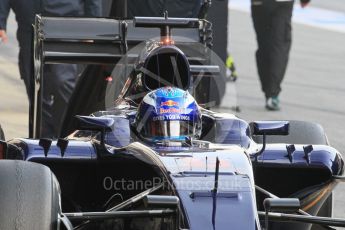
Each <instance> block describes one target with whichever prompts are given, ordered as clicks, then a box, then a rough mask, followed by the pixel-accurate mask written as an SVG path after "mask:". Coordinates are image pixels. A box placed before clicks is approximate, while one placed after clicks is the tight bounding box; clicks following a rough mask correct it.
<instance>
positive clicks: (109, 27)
mask: <svg viewBox="0 0 345 230" xmlns="http://www.w3.org/2000/svg"><path fill="white" fill-rule="evenodd" d="M157 26H158V27H157ZM159 26H169V27H170V29H171V34H172V38H173V39H174V41H175V45H176V46H177V47H179V48H180V49H181V50H183V51H184V53H185V54H186V55H187V58H188V61H189V62H190V64H195V63H197V64H200V63H202V64H207V60H208V53H207V51H206V49H204V48H202V46H201V48H200V43H201V44H203V45H204V47H210V46H211V45H212V30H211V23H209V22H208V21H206V20H204V19H195V18H164V17H162V18H150V17H148V18H144V17H136V18H134V19H133V20H116V19H109V18H67V17H42V16H40V15H37V16H36V18H35V25H34V70H35V72H34V78H35V89H34V101H33V103H30V104H31V107H30V127H29V136H30V137H35V138H37V137H39V136H40V134H39V130H40V125H41V106H42V103H41V102H42V95H43V88H42V87H41V86H42V85H43V80H44V76H43V66H44V64H55V63H73V64H77V63H83V64H102V65H104V64H113V65H114V64H115V63H117V62H118V61H119V60H120V59H121V58H122V57H124V56H125V55H126V54H127V51H128V50H130V49H131V48H133V47H135V46H137V45H139V44H141V43H142V42H145V41H148V40H151V39H157V38H159V37H160V36H161V31H162V30H161V28H159ZM143 27H145V28H143ZM138 56H139V54H135V53H133V54H130V55H127V56H126V61H127V63H128V64H132V63H134V62H135V61H136V60H137V58H138Z"/></svg>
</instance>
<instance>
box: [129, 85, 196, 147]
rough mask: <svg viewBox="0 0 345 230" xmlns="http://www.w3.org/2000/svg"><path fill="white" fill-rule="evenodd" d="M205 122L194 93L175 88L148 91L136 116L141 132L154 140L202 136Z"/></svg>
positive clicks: (138, 130)
mask: <svg viewBox="0 0 345 230" xmlns="http://www.w3.org/2000/svg"><path fill="white" fill-rule="evenodd" d="M201 123H202V122H201V112H200V109H199V106H198V104H197V103H196V101H195V100H194V98H193V97H192V95H190V94H189V92H188V91H184V90H182V89H179V88H175V87H164V88H159V89H156V90H154V91H152V92H150V93H148V94H147V95H146V96H145V97H144V98H143V100H142V102H141V103H140V105H139V107H138V112H137V115H136V118H135V125H136V129H137V132H138V134H139V135H140V136H141V137H142V138H144V139H146V140H148V141H152V142H157V141H162V140H175V141H179V140H181V141H183V140H186V138H199V137H200V134H201Z"/></svg>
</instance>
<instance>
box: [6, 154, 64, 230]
mask: <svg viewBox="0 0 345 230" xmlns="http://www.w3.org/2000/svg"><path fill="white" fill-rule="evenodd" d="M59 196H60V191H59V185H58V183H57V180H56V178H55V176H54V174H53V173H52V172H51V171H50V169H49V168H48V167H46V166H43V165H40V164H36V163H30V162H25V161H14V160H0V229H3V230H7V229H8V230H10V229H17V230H32V229H42V230H48V229H49V230H50V229H57V228H58V214H59V213H60V202H59V200H60V198H59Z"/></svg>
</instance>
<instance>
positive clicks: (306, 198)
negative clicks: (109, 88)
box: [9, 110, 344, 229]
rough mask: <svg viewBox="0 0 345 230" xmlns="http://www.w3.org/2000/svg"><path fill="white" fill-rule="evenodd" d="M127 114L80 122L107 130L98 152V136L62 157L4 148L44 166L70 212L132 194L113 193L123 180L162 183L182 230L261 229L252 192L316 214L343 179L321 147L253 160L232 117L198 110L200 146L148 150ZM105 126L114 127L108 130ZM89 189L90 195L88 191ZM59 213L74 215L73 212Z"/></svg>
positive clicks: (246, 136) (330, 151) (248, 138)
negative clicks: (292, 201)
mask: <svg viewBox="0 0 345 230" xmlns="http://www.w3.org/2000/svg"><path fill="white" fill-rule="evenodd" d="M126 113H127V114H129V115H127V116H124V113H123V114H121V115H117V116H116V115H109V112H104V113H103V115H102V116H100V117H83V118H85V119H86V120H87V122H90V127H89V129H91V126H93V125H92V124H95V123H96V124H97V125H96V126H104V127H110V128H109V129H108V131H106V132H105V136H104V137H105V139H104V141H105V146H106V147H105V148H103V147H102V145H101V144H100V142H101V141H100V136H101V135H100V134H99V133H97V132H94V131H93V132H90V131H76V132H75V133H73V134H72V135H71V136H70V137H69V143H68V146H67V148H66V149H65V151H64V152H63V154H62V151H61V147H58V144H57V142H58V141H53V142H52V143H51V146H50V147H49V150H48V151H47V150H44V148H43V147H42V146H44V144H42V140H41V141H40V140H31V139H14V140H12V141H10V142H9V143H10V144H12V145H15V146H18V147H20V150H18V149H17V150H16V151H14V152H12V154H13V153H16V154H15V156H13V155H12V156H9V158H10V157H12V158H17V159H18V158H20V159H23V160H27V161H33V162H38V163H41V164H45V165H47V166H49V167H50V168H51V170H52V171H53V172H54V173H55V174H56V176H57V178H58V181H59V182H60V185H61V188H62V195H63V196H62V198H63V199H62V201H63V206H62V207H68V206H71V204H69V202H70V201H69V200H73V202H75V203H78V206H80V207H82V210H83V211H95V210H99V209H100V205H101V204H103V203H105V202H106V200H107V199H108V198H109V196H111V194H112V192H113V193H114V192H119V193H123V196H126V195H125V194H126V193H128V194H127V196H129V197H130V196H131V195H134V194H133V192H134V193H135V192H139V191H130V192H128V191H126V188H123V187H122V188H121V189H119V188H120V185H121V186H125V183H126V181H127V180H128V181H131V180H135V181H141V180H147V181H151V182H152V183H151V184H150V186H153V185H154V184H155V183H156V184H157V183H160V182H162V181H165V186H167V187H166V188H164V191H165V192H162V193H167V192H168V191H169V192H171V193H172V194H175V195H176V196H177V197H178V198H179V200H180V205H181V209H182V210H183V211H181V212H182V213H183V217H184V221H182V222H181V224H183V225H184V227H188V228H190V229H229V226H234V229H257V228H260V221H259V216H258V211H257V210H263V207H262V202H263V199H264V197H266V196H264V195H263V194H260V193H259V192H256V191H255V190H256V187H255V186H259V187H261V188H263V189H265V190H268V191H269V192H270V193H272V194H274V195H276V196H278V197H284V198H287V197H296V198H298V199H299V200H300V202H301V209H302V210H304V211H306V212H308V213H310V214H312V215H316V214H317V213H318V211H319V210H320V208H321V207H322V205H323V203H324V202H325V200H327V197H328V196H329V195H330V194H331V192H332V190H333V188H334V186H335V185H336V183H337V182H336V180H335V179H334V176H337V175H342V173H343V167H344V163H343V160H342V158H341V155H340V154H339V153H338V152H337V150H335V149H334V148H332V147H329V146H324V145H313V147H312V151H311V152H309V153H308V154H307V155H306V150H305V149H306V145H295V151H294V152H293V154H292V155H291V157H289V155H288V153H287V147H286V144H267V146H266V148H265V150H264V152H263V153H262V154H261V155H259V156H257V158H256V159H255V158H253V157H252V156H253V154H255V153H256V152H258V151H259V150H260V148H261V146H260V145H258V144H256V143H255V142H254V141H253V140H252V134H251V131H250V126H249V124H248V123H246V122H245V121H243V120H241V119H239V118H237V117H235V116H232V115H227V114H218V113H211V112H209V111H206V110H205V111H204V116H203V119H204V122H207V123H208V124H209V126H211V125H210V124H213V125H212V127H207V128H209V129H210V130H205V129H206V126H204V130H203V131H204V133H207V134H208V135H205V136H203V138H204V140H199V141H195V142H193V143H192V145H191V146H179V145H177V146H175V145H174V146H160V145H155V146H153V145H151V144H148V143H140V142H138V139H136V138H137V137H135V136H133V134H132V133H131V125H130V124H131V120H132V118H131V117H132V115H131V114H133V113H131V112H128V110H127V112H126ZM99 114H102V113H99ZM105 114H107V115H105ZM109 119H110V120H114V121H115V122H110V123H109ZM91 123H92V124H91ZM268 126H269V124H268ZM210 141H212V142H210ZM43 142H44V139H43ZM306 157H307V158H306ZM217 159H219V161H220V166H219V178H218V191H217V194H216V196H214V195H213V193H212V191H213V188H214V181H215V170H216V160H217ZM119 171H121V173H119ZM126 174H127V175H126ZM130 174H134V175H130ZM145 174H146V175H145ZM85 177H86V178H87V179H85ZM121 180H123V183H122V184H121V183H120V182H119V181H121ZM155 180H156V181H155ZM114 181H117V182H118V184H114ZM128 181H127V182H128ZM128 183H129V182H128ZM88 186H93V188H92V189H91V190H90V189H88ZM127 186H129V185H128V184H127ZM97 187H98V188H97ZM64 193H65V194H64ZM81 193H82V194H83V195H82V198H80V196H81V195H80V194H81ZM66 194H67V195H66ZM64 195H65V196H64ZM66 197H68V199H67V198H66ZM64 198H65V200H64ZM91 201H92V202H91ZM97 202H98V204H97ZM63 211H65V212H71V211H75V210H73V207H72V208H71V209H70V208H66V210H63ZM272 226H273V227H274V226H276V227H275V228H277V229H282V228H284V226H285V228H287V227H286V226H289V225H288V224H286V223H272ZM277 226H278V227H277ZM310 226H311V225H305V224H302V225H301V224H300V225H293V227H291V226H289V227H288V228H290V229H291V228H293V229H309V228H310ZM285 228H284V229H285Z"/></svg>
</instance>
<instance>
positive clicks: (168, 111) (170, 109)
mask: <svg viewBox="0 0 345 230" xmlns="http://www.w3.org/2000/svg"><path fill="white" fill-rule="evenodd" d="M159 113H160V114H165V113H184V109H176V108H169V109H163V108H160V109H159Z"/></svg>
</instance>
